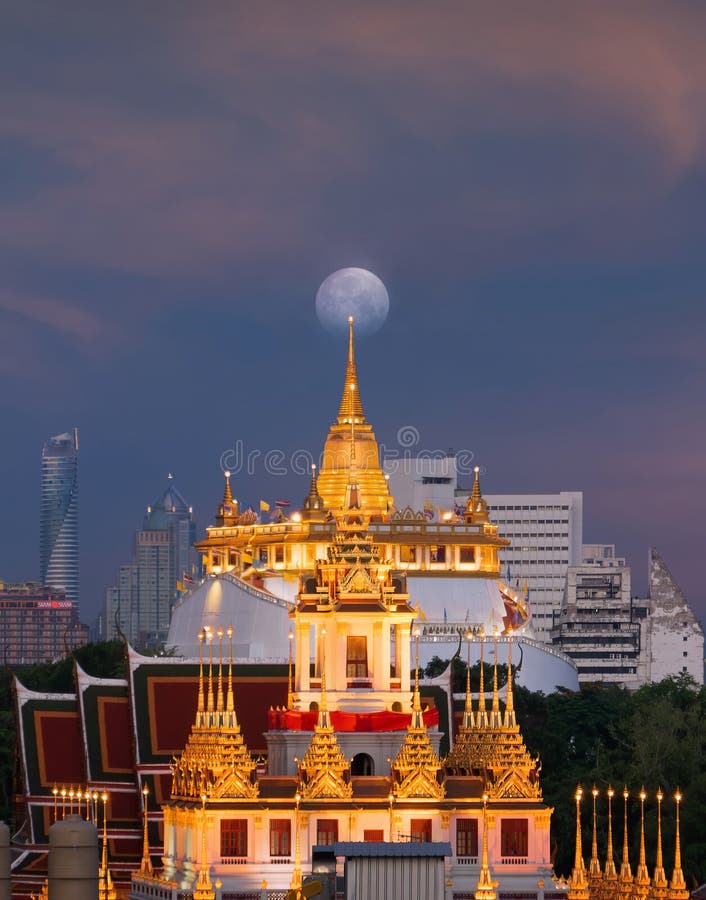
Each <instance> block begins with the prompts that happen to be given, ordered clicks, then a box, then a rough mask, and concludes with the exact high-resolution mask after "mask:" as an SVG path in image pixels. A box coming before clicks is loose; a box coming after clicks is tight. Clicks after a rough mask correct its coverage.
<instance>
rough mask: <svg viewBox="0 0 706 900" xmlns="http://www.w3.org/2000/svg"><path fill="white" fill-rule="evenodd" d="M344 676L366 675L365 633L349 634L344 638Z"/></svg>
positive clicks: (358, 676) (365, 676)
mask: <svg viewBox="0 0 706 900" xmlns="http://www.w3.org/2000/svg"><path fill="white" fill-rule="evenodd" d="M346 676H347V677H348V678H367V677H368V640H367V638H366V637H365V635H354V634H349V635H348V637H347V638H346Z"/></svg>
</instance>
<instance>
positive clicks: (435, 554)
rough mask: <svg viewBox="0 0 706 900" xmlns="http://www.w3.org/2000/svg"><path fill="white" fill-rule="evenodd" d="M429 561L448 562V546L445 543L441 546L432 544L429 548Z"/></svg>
mask: <svg viewBox="0 0 706 900" xmlns="http://www.w3.org/2000/svg"><path fill="white" fill-rule="evenodd" d="M429 562H433V563H442V562H446V547H445V546H444V545H443V544H441V545H439V546H435V545H432V546H431V547H430V548H429Z"/></svg>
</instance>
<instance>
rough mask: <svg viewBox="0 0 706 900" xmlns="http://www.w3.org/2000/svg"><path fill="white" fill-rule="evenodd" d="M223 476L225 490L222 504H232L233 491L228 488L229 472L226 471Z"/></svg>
mask: <svg viewBox="0 0 706 900" xmlns="http://www.w3.org/2000/svg"><path fill="white" fill-rule="evenodd" d="M223 474H224V475H225V478H226V486H225V490H224V491H223V502H224V503H232V502H233V491H232V490H231V487H230V472H229V471H228V470H227V469H226V471H225V472H224V473H223Z"/></svg>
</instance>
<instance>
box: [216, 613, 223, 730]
mask: <svg viewBox="0 0 706 900" xmlns="http://www.w3.org/2000/svg"><path fill="white" fill-rule="evenodd" d="M216 711H217V712H219V713H222V712H223V628H222V627H221V626H220V625H219V626H218V693H217V695H216ZM218 718H219V721H218V724H219V725H220V724H221V722H220V719H221V716H219V717H218Z"/></svg>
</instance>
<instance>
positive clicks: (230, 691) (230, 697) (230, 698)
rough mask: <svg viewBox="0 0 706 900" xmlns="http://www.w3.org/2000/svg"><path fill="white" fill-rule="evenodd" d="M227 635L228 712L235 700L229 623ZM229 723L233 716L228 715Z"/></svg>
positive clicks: (233, 705)
mask: <svg viewBox="0 0 706 900" xmlns="http://www.w3.org/2000/svg"><path fill="white" fill-rule="evenodd" d="M226 634H227V635H228V693H227V695H226V709H227V711H228V712H229V713H231V714H232V713H234V712H235V700H234V697H233V626H232V625H229V626H228V629H227V631H226ZM230 719H231V721H230V723H229V724H231V725H232V724H233V722H232V719H233V716H232V715H231V716H230Z"/></svg>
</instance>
